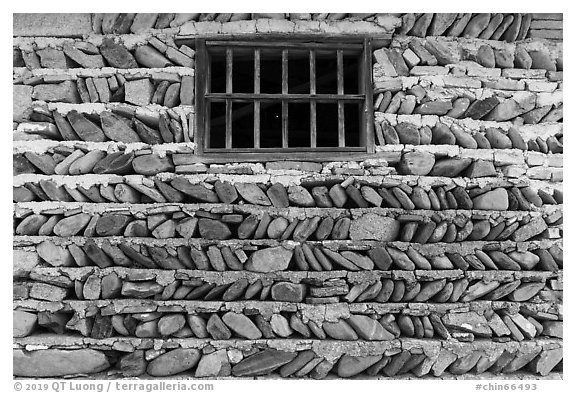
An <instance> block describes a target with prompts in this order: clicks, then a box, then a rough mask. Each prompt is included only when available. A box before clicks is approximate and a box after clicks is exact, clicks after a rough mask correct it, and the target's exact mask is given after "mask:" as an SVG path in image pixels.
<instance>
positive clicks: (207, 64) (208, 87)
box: [195, 44, 212, 148]
mask: <svg viewBox="0 0 576 393" xmlns="http://www.w3.org/2000/svg"><path fill="white" fill-rule="evenodd" d="M202 47H203V49H204V54H205V55H206V57H205V58H204V60H203V61H201V62H200V63H201V64H200V67H197V69H198V71H200V70H202V69H204V70H206V79H205V82H204V83H205V85H204V86H205V91H203V92H202V91H201V92H199V93H200V94H202V97H204V95H205V94H206V93H208V92H211V91H212V83H211V81H212V67H211V64H212V58H211V56H210V53H209V52H208V50H207V49H206V46H205V45H204V44H202ZM197 94H198V93H197ZM204 105H205V107H204V110H205V111H206V112H205V114H206V116H205V117H204V135H203V136H204V146H205V147H207V148H209V147H210V119H211V116H212V114H211V109H212V101H210V100H207V101H206V102H204ZM195 142H196V141H195Z"/></svg>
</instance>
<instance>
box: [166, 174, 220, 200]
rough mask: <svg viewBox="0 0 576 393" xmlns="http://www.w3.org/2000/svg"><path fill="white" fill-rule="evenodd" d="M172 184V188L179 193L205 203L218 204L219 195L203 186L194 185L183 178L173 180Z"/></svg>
mask: <svg viewBox="0 0 576 393" xmlns="http://www.w3.org/2000/svg"><path fill="white" fill-rule="evenodd" d="M170 184H171V185H172V187H174V188H175V189H177V190H178V191H181V192H183V193H184V194H186V195H190V196H191V197H192V198H194V199H196V200H198V201H200V202H205V203H218V202H220V200H219V199H218V195H217V194H216V193H215V192H214V191H213V190H210V189H208V188H206V187H205V186H204V185H202V184H192V183H190V182H189V181H188V180H186V179H185V178H183V177H177V178H175V179H173V180H172V181H171V182H170Z"/></svg>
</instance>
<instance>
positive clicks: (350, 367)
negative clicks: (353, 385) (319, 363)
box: [337, 355, 382, 378]
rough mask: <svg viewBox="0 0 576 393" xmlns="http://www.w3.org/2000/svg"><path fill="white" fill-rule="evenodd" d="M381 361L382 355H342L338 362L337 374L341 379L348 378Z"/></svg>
mask: <svg viewBox="0 0 576 393" xmlns="http://www.w3.org/2000/svg"><path fill="white" fill-rule="evenodd" d="M380 359H382V355H374V356H351V355H344V356H342V357H341V358H340V360H339V361H338V369H337V374H338V376H339V377H341V378H349V377H353V376H354V375H357V374H360V373H361V372H362V371H364V370H366V369H367V368H368V367H370V366H372V365H373V364H375V363H377V362H378V361H380Z"/></svg>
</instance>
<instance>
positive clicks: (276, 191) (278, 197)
mask: <svg viewBox="0 0 576 393" xmlns="http://www.w3.org/2000/svg"><path fill="white" fill-rule="evenodd" d="M266 194H267V195H268V198H270V202H271V203H272V205H273V206H274V207H277V208H285V207H288V206H289V204H290V202H289V200H288V193H287V192H286V189H285V188H284V186H283V185H282V184H280V183H274V184H272V185H271V186H270V187H268V190H267V191H266Z"/></svg>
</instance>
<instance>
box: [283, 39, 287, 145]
mask: <svg viewBox="0 0 576 393" xmlns="http://www.w3.org/2000/svg"><path fill="white" fill-rule="evenodd" d="M282 94H288V49H284V50H282ZM282 147H283V148H286V147H288V102H286V100H282Z"/></svg>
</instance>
